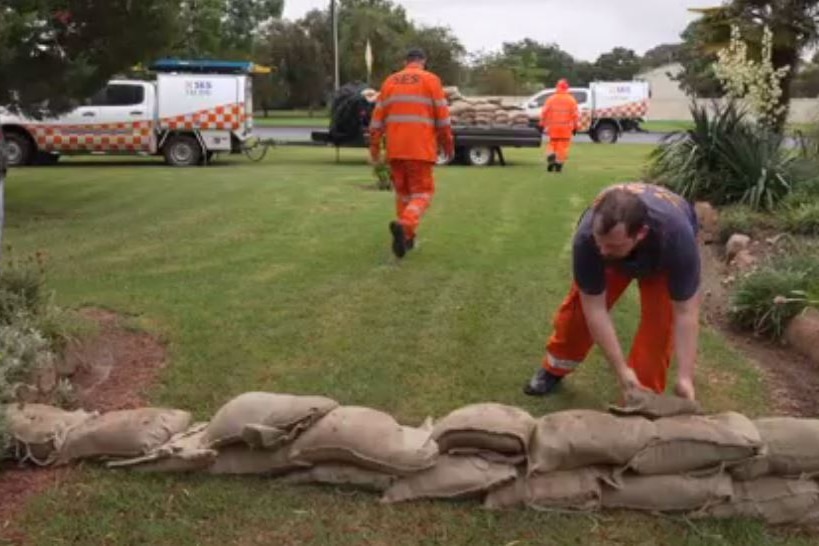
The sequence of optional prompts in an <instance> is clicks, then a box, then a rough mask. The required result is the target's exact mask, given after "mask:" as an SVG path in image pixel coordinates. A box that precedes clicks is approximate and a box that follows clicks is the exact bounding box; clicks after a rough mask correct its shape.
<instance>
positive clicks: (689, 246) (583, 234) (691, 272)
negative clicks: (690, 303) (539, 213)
mask: <svg viewBox="0 0 819 546" xmlns="http://www.w3.org/2000/svg"><path fill="white" fill-rule="evenodd" d="M615 187H621V188H626V189H628V190H630V191H633V192H634V193H636V194H637V195H638V196H639V197H640V199H641V200H642V201H643V202H644V203H645V204H646V206H647V207H648V227H649V232H648V235H647V236H646V238H645V239H644V240H643V241H641V242H640V243H639V244H638V245H637V247H636V248H635V249H634V251H633V252H632V253H631V254H630V255H629V256H628V257H626V258H624V259H622V260H614V261H606V260H604V259H603V257H602V256H601V255H600V250H599V249H598V248H597V245H596V244H595V242H594V236H593V230H592V216H593V214H592V208H589V209H588V210H586V212H585V213H584V214H583V217H582V218H581V219H580V223H579V224H578V228H577V233H576V234H575V237H574V246H573V261H574V278H575V282H576V283H577V285H578V286H579V287H580V290H581V291H582V292H583V293H585V294H589V295H599V294H602V293H603V292H605V290H606V267H607V266H612V267H615V268H617V270H618V271H620V272H622V273H624V274H625V275H627V276H629V277H631V278H635V279H640V278H642V277H646V276H649V275H652V274H656V273H666V274H667V275H668V292H669V294H670V295H671V299H672V300H674V301H686V300H689V299H691V298H692V297H693V296H694V295H695V294H696V293H697V290H698V289H699V285H700V254H699V250H698V246H697V215H696V212H695V211H694V207H693V206H692V205H691V204H690V203H688V202H687V201H686V200H685V199H683V198H682V197H680V196H679V195H677V194H675V193H673V192H672V191H670V190H668V189H666V188H663V187H661V186H654V185H651V184H640V183H633V184H622V185H619V186H615ZM601 195H602V194H601Z"/></svg>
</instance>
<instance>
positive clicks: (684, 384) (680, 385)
mask: <svg viewBox="0 0 819 546" xmlns="http://www.w3.org/2000/svg"><path fill="white" fill-rule="evenodd" d="M674 394H676V395H677V396H679V397H680V398H685V399H687V400H692V401H693V400H696V399H697V394H696V391H695V390H694V383H693V382H692V381H691V380H690V379H679V380H678V381H677V388H676V389H674Z"/></svg>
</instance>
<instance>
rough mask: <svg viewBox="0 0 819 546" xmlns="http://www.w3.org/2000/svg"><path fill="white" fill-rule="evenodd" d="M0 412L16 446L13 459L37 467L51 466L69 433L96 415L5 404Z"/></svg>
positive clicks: (36, 406)
mask: <svg viewBox="0 0 819 546" xmlns="http://www.w3.org/2000/svg"><path fill="white" fill-rule="evenodd" d="M2 411H3V414H4V417H5V421H6V426H7V428H8V433H9V434H10V435H11V437H12V438H13V439H14V441H15V444H16V448H17V454H16V459H17V460H18V461H19V462H21V463H25V462H29V461H30V462H32V463H34V464H36V465H39V466H47V465H49V464H51V463H52V462H54V460H55V459H56V455H57V450H58V448H59V446H60V445H62V443H63V442H64V441H65V435H66V434H67V432H68V430H70V429H72V428H74V427H77V426H79V425H81V424H82V423H84V422H85V421H87V420H88V419H91V418H92V417H94V416H96V415H97V413H96V412H93V413H89V412H86V411H83V410H77V411H65V410H62V409H60V408H55V407H53V406H46V405H44V404H8V405H5V406H2Z"/></svg>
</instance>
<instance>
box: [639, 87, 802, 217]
mask: <svg viewBox="0 0 819 546" xmlns="http://www.w3.org/2000/svg"><path fill="white" fill-rule="evenodd" d="M691 115H692V117H693V121H694V126H693V128H691V129H689V130H686V131H678V132H676V133H672V134H670V135H668V136H667V137H665V139H664V140H663V142H662V143H661V144H660V146H659V147H658V148H657V149H655V150H654V152H652V154H651V158H650V169H649V174H650V176H652V177H653V178H654V179H655V180H656V181H658V182H659V183H661V184H664V185H667V186H668V187H670V188H671V189H673V190H674V191H676V192H677V193H679V194H681V195H683V196H684V197H686V198H688V199H690V200H704V201H708V202H710V203H712V204H714V205H717V206H720V205H730V204H737V203H740V204H745V205H748V206H749V207H751V208H752V209H753V210H763V209H764V210H772V209H773V208H774V207H775V206H776V205H777V203H779V202H780V201H781V200H782V199H783V198H784V197H785V196H787V195H788V193H790V191H791V188H792V186H793V184H794V181H795V180H796V179H797V176H798V175H799V172H798V171H797V169H795V164H796V155H795V154H792V153H789V152H788V151H787V150H786V148H785V146H783V143H784V137H783V136H782V135H779V134H776V133H773V132H770V131H767V130H765V129H764V127H763V126H760V125H756V124H754V123H752V122H751V121H750V120H749V119H748V118H747V117H746V115H745V113H744V112H743V111H742V110H740V108H739V107H738V106H737V105H736V103H734V102H729V103H728V104H727V105H725V106H720V105H718V104H714V105H712V106H711V108H710V110H709V108H708V107H706V106H698V105H693V106H692V107H691Z"/></svg>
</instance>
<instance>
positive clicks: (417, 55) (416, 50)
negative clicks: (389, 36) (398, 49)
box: [407, 47, 427, 61]
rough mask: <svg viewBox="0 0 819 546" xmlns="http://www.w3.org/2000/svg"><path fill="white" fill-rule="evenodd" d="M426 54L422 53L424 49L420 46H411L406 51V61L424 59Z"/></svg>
mask: <svg viewBox="0 0 819 546" xmlns="http://www.w3.org/2000/svg"><path fill="white" fill-rule="evenodd" d="M426 58H427V56H426V54H425V53H424V50H423V49H421V48H420V47H413V48H412V49H410V50H409V51H407V60H408V61H424V60H426Z"/></svg>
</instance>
